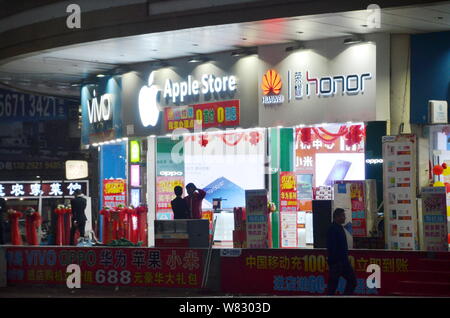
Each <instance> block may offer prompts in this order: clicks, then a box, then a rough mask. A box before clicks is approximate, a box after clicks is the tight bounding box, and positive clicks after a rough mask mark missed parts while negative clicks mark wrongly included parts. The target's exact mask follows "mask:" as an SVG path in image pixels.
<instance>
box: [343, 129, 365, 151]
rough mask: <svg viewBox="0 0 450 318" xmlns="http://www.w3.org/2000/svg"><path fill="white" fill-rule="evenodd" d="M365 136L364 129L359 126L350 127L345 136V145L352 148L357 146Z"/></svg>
mask: <svg viewBox="0 0 450 318" xmlns="http://www.w3.org/2000/svg"><path fill="white" fill-rule="evenodd" d="M364 135H365V132H364V129H361V126H360V125H352V126H350V128H349V131H348V133H347V134H346V135H345V145H346V146H348V147H352V146H354V145H357V144H359V143H360V142H361V141H362V139H363V137H364Z"/></svg>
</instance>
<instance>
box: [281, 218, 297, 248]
mask: <svg viewBox="0 0 450 318" xmlns="http://www.w3.org/2000/svg"><path fill="white" fill-rule="evenodd" d="M280 222H281V248H297V245H298V237H297V212H281V213H280Z"/></svg>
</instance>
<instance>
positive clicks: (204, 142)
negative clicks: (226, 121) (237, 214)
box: [184, 129, 265, 209]
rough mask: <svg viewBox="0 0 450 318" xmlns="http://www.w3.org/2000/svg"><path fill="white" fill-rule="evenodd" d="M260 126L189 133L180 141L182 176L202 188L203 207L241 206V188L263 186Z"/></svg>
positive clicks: (242, 190) (261, 132)
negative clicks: (216, 204)
mask: <svg viewBox="0 0 450 318" xmlns="http://www.w3.org/2000/svg"><path fill="white" fill-rule="evenodd" d="M264 153H265V135H264V130H262V129H261V130H242V131H239V132H214V133H208V134H203V135H200V134H198V135H192V136H190V137H188V138H186V140H185V143H184V154H185V156H184V160H185V180H186V182H187V183H190V182H193V183H194V184H195V185H196V186H197V188H202V189H204V190H205V191H206V193H207V194H206V197H205V199H204V200H203V206H202V207H203V208H204V209H212V204H213V199H214V198H222V200H223V201H222V208H224V209H232V208H234V207H244V206H245V190H250V189H261V188H264V160H265V159H264Z"/></svg>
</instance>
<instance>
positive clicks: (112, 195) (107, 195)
mask: <svg viewBox="0 0 450 318" xmlns="http://www.w3.org/2000/svg"><path fill="white" fill-rule="evenodd" d="M126 204H127V184H126V180H124V179H105V180H103V207H108V208H114V207H116V206H118V205H126Z"/></svg>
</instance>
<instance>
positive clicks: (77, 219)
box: [70, 189, 87, 245]
mask: <svg viewBox="0 0 450 318" xmlns="http://www.w3.org/2000/svg"><path fill="white" fill-rule="evenodd" d="M70 205H71V206H72V228H71V229H70V245H74V239H75V232H76V230H77V229H78V231H79V232H80V237H84V227H85V226H86V221H87V218H86V214H84V210H85V209H86V199H85V198H83V194H82V193H81V190H79V189H77V190H75V199H72V200H71V201H70Z"/></svg>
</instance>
